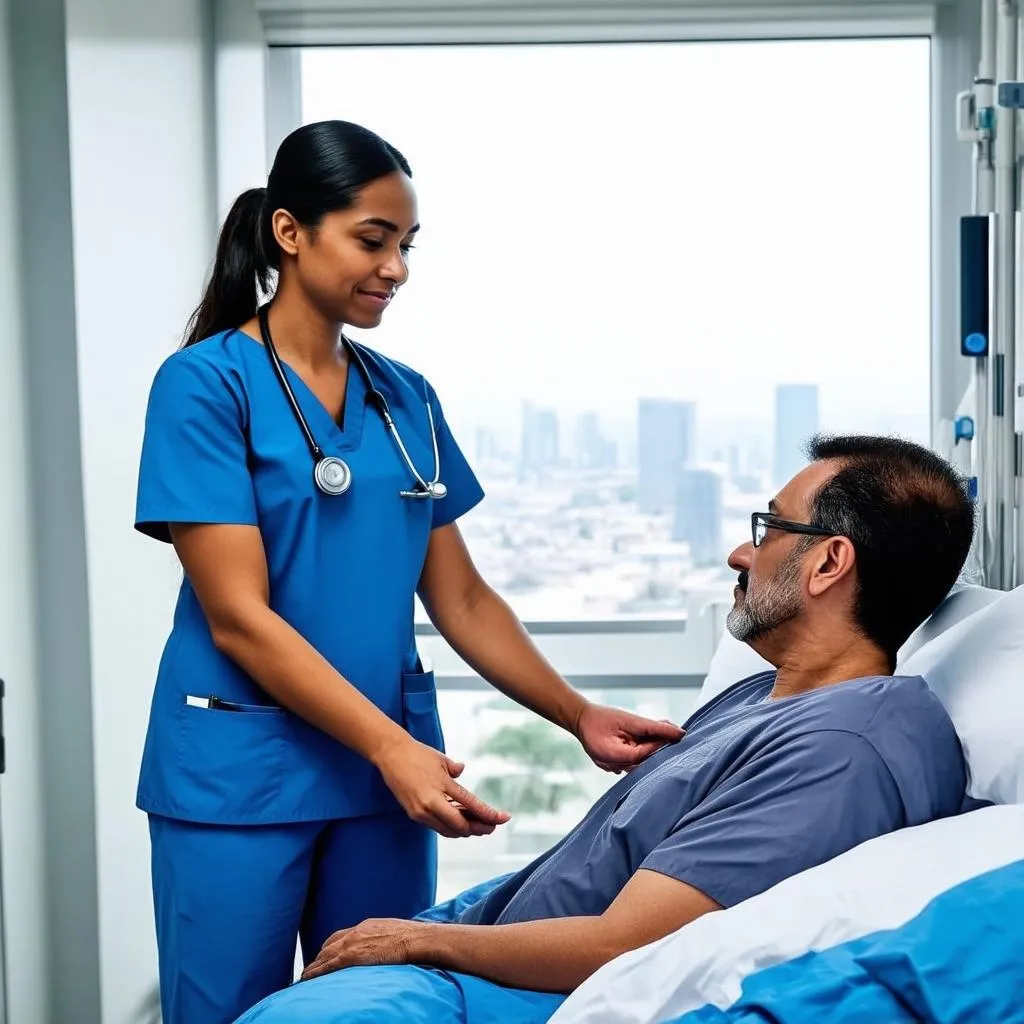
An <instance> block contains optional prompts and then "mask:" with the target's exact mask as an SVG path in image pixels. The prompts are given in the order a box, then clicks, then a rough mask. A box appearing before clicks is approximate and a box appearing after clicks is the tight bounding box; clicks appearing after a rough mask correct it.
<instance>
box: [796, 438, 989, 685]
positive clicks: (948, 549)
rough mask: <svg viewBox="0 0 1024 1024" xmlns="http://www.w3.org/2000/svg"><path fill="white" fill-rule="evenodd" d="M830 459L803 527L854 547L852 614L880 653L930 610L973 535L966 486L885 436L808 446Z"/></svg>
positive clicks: (892, 652) (942, 464) (816, 441)
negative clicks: (834, 466) (831, 470)
mask: <svg viewBox="0 0 1024 1024" xmlns="http://www.w3.org/2000/svg"><path fill="white" fill-rule="evenodd" d="M807 451H808V455H809V456H810V458H811V459H812V460H814V461H820V460H822V459H836V460H837V461H839V462H840V463H841V466H840V468H839V470H838V471H837V472H836V474H835V476H833V477H832V478H831V480H829V481H828V482H827V483H826V484H824V485H823V486H822V487H821V488H820V490H819V491H818V493H817V494H816V495H815V496H814V500H813V501H812V503H811V522H812V523H813V524H814V525H815V526H820V527H823V528H824V529H826V530H829V531H830V532H833V533H835V534H837V535H842V536H844V537H848V538H849V539H850V540H851V541H852V542H853V547H854V550H855V551H856V555H857V566H856V571H857V583H858V589H857V597H856V602H855V606H854V609H853V612H854V618H855V620H856V622H857V624H858V625H859V627H860V628H861V630H862V631H863V633H864V634H865V635H866V636H867V637H868V638H869V639H870V640H872V641H874V643H876V644H877V645H878V646H879V647H880V648H881V649H882V650H883V651H884V652H885V653H886V654H887V655H888V657H889V659H890V662H891V664H892V665H895V663H896V654H897V652H898V651H899V649H900V647H901V646H902V645H903V644H904V642H905V641H906V640H907V638H908V637H909V636H910V634H911V633H913V631H914V630H915V629H916V628H917V627H918V626H919V625H920V624H921V623H922V622H924V620H925V619H926V618H928V616H929V615H931V613H932V612H933V611H935V609H936V608H937V607H938V606H939V604H940V602H941V601H942V599H943V598H944V597H945V596H946V595H947V594H948V593H949V591H950V590H951V588H952V587H953V584H954V583H955V582H956V580H957V577H958V576H959V574H960V570H961V569H962V568H963V565H964V562H965V561H966V559H967V555H968V552H969V551H970V547H971V541H972V539H973V536H974V503H973V501H972V500H971V497H970V493H969V491H968V488H967V482H966V481H965V480H964V479H963V478H962V477H961V476H960V475H959V474H958V473H957V472H956V471H955V470H954V469H953V467H952V466H950V465H949V463H948V462H946V461H945V460H944V459H942V458H940V457H939V456H938V455H936V454H935V453H934V452H932V451H929V450H928V449H927V448H924V447H922V446H921V445H918V444H914V443H912V442H910V441H904V440H901V439H899V438H893V437H861V436H848V437H828V436H822V435H819V436H817V437H815V438H813V439H812V440H811V442H810V444H809V445H808V449H807Z"/></svg>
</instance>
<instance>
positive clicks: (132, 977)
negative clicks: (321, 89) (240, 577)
mask: <svg viewBox="0 0 1024 1024" xmlns="http://www.w3.org/2000/svg"><path fill="white" fill-rule="evenodd" d="M214 6H215V5H214V4H213V2H212V0H148V2H147V3H145V4H140V3H137V2H136V0H67V29H68V96H69V121H70V136H71V178H72V202H73V220H74V252H75V287H76V295H77V329H78V372H79V388H80V402H81V437H82V461H83V476H84V491H85V519H86V544H87V554H88V564H89V605H90V631H91V648H92V678H93V692H94V697H93V717H94V731H95V778H96V817H97V823H96V832H97V849H98V871H99V904H100V943H101V974H102V1001H103V1021H104V1024H125V1022H126V1021H127V1020H129V1018H130V1015H131V1013H132V1012H133V1010H135V1008H136V1007H137V1005H138V1001H139V999H140V998H142V997H143V996H144V994H145V993H146V992H147V990H148V989H149V988H150V986H151V985H152V984H153V983H155V980H156V946H155V939H154V932H153V914H152V899H151V889H150V876H149V838H148V832H147V827H146V820H145V816H144V815H143V814H142V812H140V811H138V810H136V809H135V786H136V781H137V777H138V767H139V761H140V758H141V752H142V744H143V739H144V735H145V729H146V722H147V718H148V713H149V701H150V697H151V694H152V688H153V682H154V679H155V676H156V669H157V663H158V660H159V657H160V654H161V651H162V647H163V644H164V641H165V639H166V636H167V631H168V629H169V627H170V617H171V612H172V608H173V602H174V598H175V595H176V592H177V586H178V583H179V580H180V569H179V568H178V565H177V561H176V559H175V558H174V555H173V552H172V550H171V549H170V548H169V547H164V546H162V545H158V544H156V543H155V542H153V541H151V540H147V539H145V538H142V537H141V536H139V535H137V534H135V533H134V532H133V531H132V522H133V513H134V504H135V487H136V480H137V472H138V456H139V450H140V446H141V441H142V431H143V420H144V415H145V407H146V400H147V397H148V392H149V386H150V383H151V381H152V378H153V374H154V373H155V371H156V369H157V366H158V365H159V363H160V362H161V361H162V360H163V359H164V358H165V357H166V356H167V355H169V354H170V353H171V352H173V351H174V349H175V348H176V347H177V346H178V344H179V343H180V340H181V335H182V331H183V328H184V325H185V321H186V320H187V318H188V315H189V313H190V312H191V310H192V308H193V307H194V305H195V304H196V302H198V300H199V297H200V294H201V291H202V286H203V282H204V278H205V275H206V273H207V270H208V263H209V260H210V258H211V255H212V252H213V246H214V243H215V237H216V228H217V223H218V217H219V214H220V213H221V212H223V211H218V210H217V206H218V191H220V192H221V193H223V191H224V190H225V189H233V190H234V192H238V191H241V189H243V188H246V187H249V186H250V185H253V184H258V183H260V182H261V181H263V180H265V176H266V169H265V166H264V162H265V155H264V136H263V123H264V95H263V53H264V48H263V44H262V37H261V36H260V34H259V22H258V19H257V18H256V15H255V13H254V9H253V6H252V3H251V2H250V0H226V2H224V3H222V4H217V5H216V9H217V14H216V18H215V16H214ZM215 35H216V37H217V39H216V45H215ZM215 112H216V114H218V115H219V119H218V118H217V117H215ZM232 198H233V196H232Z"/></svg>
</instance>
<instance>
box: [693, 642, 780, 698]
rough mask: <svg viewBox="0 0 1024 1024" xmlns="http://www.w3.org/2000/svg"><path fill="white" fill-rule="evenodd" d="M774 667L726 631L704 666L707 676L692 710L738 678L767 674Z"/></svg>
mask: <svg viewBox="0 0 1024 1024" xmlns="http://www.w3.org/2000/svg"><path fill="white" fill-rule="evenodd" d="M773 669H774V666H773V665H770V664H768V662H767V661H765V660H764V658H762V657H761V655H760V654H758V653H757V652H756V651H754V650H753V648H751V647H749V646H748V645H747V644H745V643H742V642H741V641H739V640H737V639H736V638H735V637H734V636H733V635H732V633H730V632H729V631H728V630H726V631H725V632H724V633H723V634H722V639H721V640H719V641H718V646H717V647H716V648H715V653H714V654H713V655H712V656H711V664H710V665H708V674H707V675H706V676H705V677H704V683H703V685H702V686H701V688H700V693H699V694H698V696H697V703H696V705H695V707H698V708H699V707H702V706H703V705H704V704H707V702H708V701H709V700H711V699H712V698H713V697H717V696H718V695H719V694H720V693H721V692H722V691H723V690H727V689H728V688H729V687H730V686H732V684H733V683H738V682H739V681H740V680H741V679H746V678H748V677H749V676H754V675H757V674H758V672H771V671H773Z"/></svg>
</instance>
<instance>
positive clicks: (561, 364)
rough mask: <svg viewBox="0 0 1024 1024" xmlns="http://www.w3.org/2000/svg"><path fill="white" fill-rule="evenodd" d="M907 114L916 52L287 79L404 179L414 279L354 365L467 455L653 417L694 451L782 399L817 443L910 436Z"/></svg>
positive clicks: (431, 59)
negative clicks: (571, 422)
mask: <svg viewBox="0 0 1024 1024" xmlns="http://www.w3.org/2000/svg"><path fill="white" fill-rule="evenodd" d="M928 91H929V55H928V43H927V41H925V40H893V41H875V40H872V41H852V42H849V41H827V42H826V41H820V42H819V41H812V42H783V43H778V42H769V43H738V44H721V43H710V44H709V43H699V44H693V43H691V44H657V45H643V46H641V45H633V44H622V45H605V46H571V47H570V46H550V47H540V46H524V47H457V48H432V47H424V48H419V47H417V48H374V49H362V48H360V49H312V50H307V51H305V52H304V54H303V116H304V119H305V120H306V121H314V120H320V119H323V118H331V117H338V118H343V119H346V120H352V121H357V122H360V123H362V124H365V125H366V126H367V127H370V128H372V129H373V130H374V131H376V132H378V133H379V134H381V135H383V136H384V137H385V138H387V139H388V140H389V141H390V142H392V143H393V144H394V145H396V146H397V147H398V148H399V149H401V150H402V151H403V153H404V154H405V156H406V157H407V158H408V159H409V161H410V163H411V164H412V169H413V175H414V179H413V180H414V182H415V184H416V187H417V190H418V196H419V207H420V217H421V221H422V224H423V230H422V233H421V237H420V238H419V240H418V242H417V249H416V250H415V251H414V252H413V253H412V276H411V279H410V282H409V284H408V285H407V286H406V288H405V289H404V290H403V292H402V294H401V295H400V297H399V299H398V300H397V301H396V303H395V304H394V306H392V308H391V309H390V310H389V311H388V313H387V315H386V316H385V321H384V324H383V326H382V327H381V328H379V329H378V330H377V331H375V332H373V333H372V334H369V335H366V336H364V338H363V340H365V341H366V342H367V343H368V344H370V345H372V346H374V347H376V348H379V349H381V350H382V351H384V352H385V353H387V354H389V355H393V356H394V357H396V358H398V359H401V360H403V361H405V362H409V363H411V364H412V365H414V366H415V367H416V368H417V369H419V370H421V371H422V372H424V373H425V374H426V375H427V376H428V377H429V378H430V380H431V381H432V382H433V383H434V385H435V386H436V387H437V389H438V391H439V393H440V395H441V399H442V401H443V402H444V403H445V406H446V408H447V410H448V414H449V418H450V419H451V420H452V421H453V423H454V424H455V425H456V426H457V427H458V426H461V427H462V428H463V429H469V428H470V427H471V426H473V425H475V424H477V423H483V424H487V423H489V424H493V425H494V426H496V427H502V426H509V427H513V426H514V425H516V424H518V422H519V416H520V405H521V402H522V401H523V399H530V400H534V401H537V402H540V403H544V404H550V405H552V406H554V407H556V408H557V409H558V410H559V411H560V413H562V414H567V415H573V414H576V413H578V412H580V411H583V410H586V409H593V410H595V411H597V412H599V413H600V414H601V415H602V416H603V417H604V418H606V419H607V420H608V421H619V422H623V423H630V422H633V421H634V420H635V409H636V400H637V398H638V397H640V396H648V395H653V396H663V397H676V398H685V399H694V400H696V401H697V402H698V406H699V408H698V419H699V422H700V423H701V424H702V426H703V427H704V428H705V429H707V430H709V431H713V430H715V429H720V427H721V424H722V423H733V422H735V423H740V422H742V421H757V420H761V421H767V422H770V419H771V415H772V400H773V392H772V388H773V386H774V384H775V383H777V382H784V381H785V382H810V383H817V384H818V385H819V386H820V389H821V403H822V421H823V422H822V425H823V427H825V428H826V429H859V430H874V429H886V430H887V429H901V430H911V429H913V425H914V424H915V423H916V424H917V425H918V427H919V429H920V430H922V431H923V430H926V429H927V410H928V359H929V152H928V144H929V95H928ZM964 159H965V160H966V159H968V155H967V154H966V153H965V157H964ZM904 424H907V425H906V426H905V425H904ZM716 425H717V426H716ZM567 426H568V424H567ZM922 439H923V435H922Z"/></svg>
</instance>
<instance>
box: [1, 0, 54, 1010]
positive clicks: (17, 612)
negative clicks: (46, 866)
mask: <svg viewBox="0 0 1024 1024" xmlns="http://www.w3.org/2000/svg"><path fill="white" fill-rule="evenodd" d="M8 15H9V7H8V2H7V0H0V466H2V467H3V473H2V474H0V678H2V679H3V680H4V681H5V682H6V684H7V697H6V699H5V700H4V732H5V734H6V737H7V772H6V774H5V775H4V776H3V777H2V781H0V807H2V813H0V834H2V836H3V879H2V885H3V920H4V927H5V930H6V935H7V944H6V945H7V948H6V967H7V975H8V978H7V988H8V1006H7V1019H8V1020H9V1021H13V1022H17V1021H26V1022H31V1021H39V1020H45V1019H47V1014H48V1009H47V979H46V976H45V964H46V903H45V897H44V884H43V861H42V858H41V857H40V856H39V851H40V850H41V849H42V848H43V842H44V838H43V815H42V805H43V801H42V780H41V777H40V770H39V769H40V755H39V748H40V744H39V720H38V675H37V669H36V659H35V645H34V636H35V616H34V613H33V602H32V597H31V595H32V590H33V584H32V578H33V577H32V564H31V555H32V543H31V525H30V523H31V520H30V507H29V494H30V487H29V477H28V470H27V464H26V448H27V446H26V444H25V424H26V422H27V409H26V407H25V395H24V386H23V385H24V379H25V359H24V350H23V345H24V333H23V330H22V317H21V291H20V285H21V282H20V281H19V277H18V266H19V264H18V260H17V253H18V248H19V238H18V217H17V213H16V171H17V167H16V159H15V140H16V131H15V126H14V105H13V101H12V96H13V89H14V73H13V69H12V66H11V52H10V40H9V38H8Z"/></svg>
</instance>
